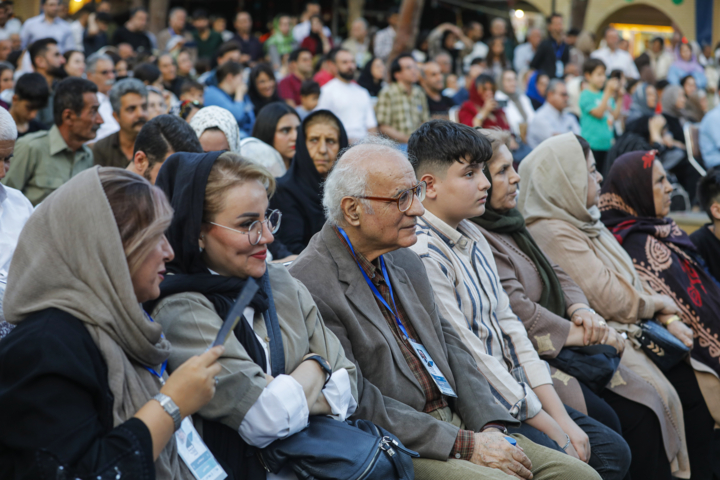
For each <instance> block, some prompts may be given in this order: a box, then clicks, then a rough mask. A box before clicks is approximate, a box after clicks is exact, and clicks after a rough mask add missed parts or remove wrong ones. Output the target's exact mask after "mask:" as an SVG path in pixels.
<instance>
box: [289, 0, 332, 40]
mask: <svg viewBox="0 0 720 480" xmlns="http://www.w3.org/2000/svg"><path fill="white" fill-rule="evenodd" d="M320 13H321V12H320V3H318V0H310V1H308V2H307V3H306V4H305V11H304V12H303V13H302V15H301V16H300V19H301V20H302V22H300V23H298V24H297V25H295V26H294V27H293V31H292V34H293V38H294V39H295V41H296V42H297V43H298V45H300V44H301V43H302V41H303V40H305V37H307V36H308V35H310V19H311V18H312V17H313V16H315V15H320ZM323 32H324V33H325V36H326V37H328V38H330V37H331V36H332V33H331V32H330V29H329V28H328V27H323Z"/></svg>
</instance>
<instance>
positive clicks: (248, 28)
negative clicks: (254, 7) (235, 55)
mask: <svg viewBox="0 0 720 480" xmlns="http://www.w3.org/2000/svg"><path fill="white" fill-rule="evenodd" d="M233 26H234V27H235V32H236V33H235V36H234V37H233V40H235V41H236V42H237V43H239V44H240V51H241V52H242V55H241V56H240V63H243V64H245V65H249V66H251V67H252V66H253V65H255V63H256V62H257V61H258V60H260V59H261V57H262V56H263V47H262V45H261V44H260V40H258V39H257V37H256V36H255V35H253V33H252V17H251V16H250V14H249V13H248V12H239V13H238V14H237V15H235V22H234V23H233Z"/></svg>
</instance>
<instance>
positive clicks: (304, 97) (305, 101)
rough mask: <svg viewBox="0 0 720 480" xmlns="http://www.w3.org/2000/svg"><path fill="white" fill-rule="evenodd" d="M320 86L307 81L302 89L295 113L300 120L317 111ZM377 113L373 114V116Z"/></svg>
mask: <svg viewBox="0 0 720 480" xmlns="http://www.w3.org/2000/svg"><path fill="white" fill-rule="evenodd" d="M320 93H321V90H320V85H319V84H318V83H317V82H316V81H315V80H305V81H304V82H303V83H302V86H301V87H300V106H298V107H295V111H296V112H297V113H298V115H299V116H300V120H305V117H307V116H308V115H310V112H312V111H313V110H315V109H316V108H317V106H318V102H319V101H320ZM374 114H375V113H374V112H373V115H374Z"/></svg>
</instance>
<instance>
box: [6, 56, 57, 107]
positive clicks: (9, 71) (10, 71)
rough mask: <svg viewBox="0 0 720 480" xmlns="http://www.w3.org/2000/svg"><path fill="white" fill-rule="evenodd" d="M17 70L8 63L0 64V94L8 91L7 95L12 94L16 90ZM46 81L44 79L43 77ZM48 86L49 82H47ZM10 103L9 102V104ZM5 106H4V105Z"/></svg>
mask: <svg viewBox="0 0 720 480" xmlns="http://www.w3.org/2000/svg"><path fill="white" fill-rule="evenodd" d="M14 76H15V69H14V68H13V67H12V65H10V64H9V63H8V62H0V93H1V92H4V91H6V90H8V92H7V93H6V94H5V95H8V94H10V92H12V91H13V89H14V88H15V80H14ZM43 80H44V77H43ZM45 84H46V85H47V81H46V82H45ZM8 103H9V102H8ZM3 106H4V105H3Z"/></svg>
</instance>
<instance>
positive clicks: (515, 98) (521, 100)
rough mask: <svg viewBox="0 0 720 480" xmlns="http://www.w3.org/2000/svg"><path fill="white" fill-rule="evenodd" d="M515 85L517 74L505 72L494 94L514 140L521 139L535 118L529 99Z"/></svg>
mask: <svg viewBox="0 0 720 480" xmlns="http://www.w3.org/2000/svg"><path fill="white" fill-rule="evenodd" d="M515 58H516V59H517V55H515ZM517 83H518V82H517V74H516V73H515V72H514V71H513V70H505V71H504V72H503V74H502V77H501V78H500V88H499V89H498V90H497V91H496V92H495V101H496V102H497V103H498V106H499V107H500V108H502V109H503V111H504V112H505V117H506V118H507V121H508V125H509V126H510V131H511V132H512V133H513V135H514V136H515V138H516V139H521V138H522V137H524V136H525V134H526V131H524V130H526V129H527V126H528V125H529V124H530V122H531V121H532V119H533V117H534V116H535V110H534V109H533V107H532V103H531V102H530V99H529V98H528V97H527V96H526V95H525V94H523V93H522V92H520V90H519V89H518V84H517Z"/></svg>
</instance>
